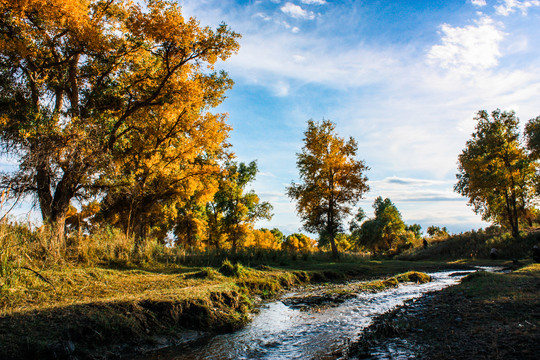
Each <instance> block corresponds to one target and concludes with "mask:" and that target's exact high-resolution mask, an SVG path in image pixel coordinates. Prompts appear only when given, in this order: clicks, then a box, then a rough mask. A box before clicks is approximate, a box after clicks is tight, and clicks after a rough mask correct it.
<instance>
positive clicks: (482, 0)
mask: <svg viewBox="0 0 540 360" xmlns="http://www.w3.org/2000/svg"><path fill="white" fill-rule="evenodd" d="M471 3H472V4H473V5H475V6H486V5H487V4H486V0H471Z"/></svg>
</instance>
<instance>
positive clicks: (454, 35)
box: [428, 16, 505, 72]
mask: <svg viewBox="0 0 540 360" xmlns="http://www.w3.org/2000/svg"><path fill="white" fill-rule="evenodd" d="M440 32H441V35H442V38H441V41H442V44H440V45H434V46H432V47H431V49H430V50H429V52H428V59H429V61H430V62H431V63H434V64H439V65H440V66H441V67H443V68H446V69H456V70H461V71H465V72H468V71H471V70H478V69H481V70H483V69H488V68H492V67H495V66H497V64H498V59H499V57H501V52H500V49H499V47H500V43H501V41H502V40H503V39H504V35H505V33H504V32H502V31H501V30H500V29H499V28H498V25H497V24H496V23H495V22H494V21H493V19H491V18H490V17H489V16H484V17H482V18H481V19H479V20H476V21H475V24H474V25H469V26H465V27H452V26H451V25H448V24H443V25H441V31H440Z"/></svg>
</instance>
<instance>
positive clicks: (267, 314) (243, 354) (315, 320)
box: [149, 271, 466, 360]
mask: <svg viewBox="0 0 540 360" xmlns="http://www.w3.org/2000/svg"><path fill="white" fill-rule="evenodd" d="M455 273H456V272H455V271H449V272H439V273H433V274H430V275H432V277H433V281H432V282H430V283H427V284H404V285H401V286H399V287H397V288H392V289H389V290H385V291H381V292H378V293H361V294H359V295H357V296H356V297H354V298H352V299H349V300H347V301H345V302H344V303H342V304H341V305H339V306H336V307H330V308H327V309H323V310H321V311H320V312H318V311H300V310H298V309H292V308H290V307H288V306H286V305H284V304H283V303H282V302H281V301H276V302H272V303H269V304H267V305H265V306H264V307H262V308H261V311H260V313H259V314H258V315H256V316H255V318H254V320H253V322H252V323H250V324H249V325H247V326H246V327H245V328H244V329H242V330H239V331H237V332H235V333H232V334H224V335H218V336H214V337H211V338H210V339H208V340H207V341H205V343H204V344H202V345H200V344H198V345H195V344H193V345H191V346H188V347H183V348H181V349H178V352H176V351H174V352H173V353H169V354H168V355H163V354H162V355H161V356H153V357H149V359H169V360H192V359H224V360H226V359H231V360H232V359H335V358H336V357H337V356H336V355H335V353H336V351H338V350H340V349H342V348H343V347H344V346H346V344H347V342H349V341H350V340H354V339H355V338H357V337H358V335H359V334H360V333H361V332H362V329H364V328H365V327H367V326H368V325H369V324H370V323H371V321H372V319H373V318H374V317H375V316H377V315H380V314H382V313H385V312H387V311H389V310H391V309H393V308H395V307H397V306H399V305H402V304H403V303H404V302H405V301H407V300H410V299H414V298H418V297H420V296H421V295H422V294H424V293H426V292H429V291H436V290H441V289H443V288H445V287H447V286H450V285H453V284H455V283H457V282H458V281H459V279H461V278H462V277H463V276H464V274H465V273H466V272H460V274H459V276H452V274H455ZM379 355H380V357H379V358H381V359H385V358H396V357H397V358H405V359H406V358H408V356H407V354H406V353H403V352H400V350H399V349H396V352H395V353H394V356H392V354H379ZM388 356H390V357H388Z"/></svg>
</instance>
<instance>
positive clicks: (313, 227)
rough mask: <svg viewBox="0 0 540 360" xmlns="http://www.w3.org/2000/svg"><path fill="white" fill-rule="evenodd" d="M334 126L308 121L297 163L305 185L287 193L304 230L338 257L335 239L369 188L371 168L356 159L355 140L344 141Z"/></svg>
mask: <svg viewBox="0 0 540 360" xmlns="http://www.w3.org/2000/svg"><path fill="white" fill-rule="evenodd" d="M335 127H336V125H335V124H334V123H333V122H331V121H329V120H324V121H322V122H321V123H317V122H314V121H313V120H309V121H308V128H307V130H306V132H305V133H304V135H305V138H304V147H303V148H302V152H301V153H299V154H297V161H296V164H297V167H298V170H299V171H300V179H301V180H302V182H301V183H300V184H295V183H292V184H291V186H290V187H289V188H288V189H287V193H288V195H289V197H290V198H292V199H294V200H296V201H297V203H296V210H297V212H298V213H299V215H300V217H301V218H302V221H303V224H304V228H305V229H306V230H307V231H310V232H315V233H318V234H319V235H320V239H319V241H320V242H321V243H320V244H319V245H323V244H324V242H326V241H328V242H330V246H331V248H332V254H333V256H334V257H336V258H337V257H338V255H339V254H338V249H337V247H336V244H335V240H334V239H335V237H336V235H337V234H338V232H339V231H340V229H341V225H342V222H343V220H344V218H345V217H346V216H347V215H349V214H350V212H351V205H354V204H356V203H357V202H358V200H360V199H361V198H362V195H363V194H364V193H365V192H367V191H368V190H369V186H368V185H367V177H366V176H365V171H367V170H368V167H367V166H366V165H365V163H364V162H363V161H361V160H358V159H356V153H357V151H358V145H357V143H356V141H355V140H354V139H353V138H352V137H351V138H350V139H349V140H348V141H345V139H343V138H341V137H339V136H338V135H337V134H336V132H335Z"/></svg>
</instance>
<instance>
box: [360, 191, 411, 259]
mask: <svg viewBox="0 0 540 360" xmlns="http://www.w3.org/2000/svg"><path fill="white" fill-rule="evenodd" d="M373 209H374V214H375V217H374V218H372V219H368V220H366V221H364V222H363V223H362V224H359V223H358V219H360V220H362V219H364V218H365V214H364V212H363V210H359V213H358V214H357V215H356V217H355V219H353V221H352V223H351V230H352V234H351V236H352V238H353V239H355V243H356V245H357V247H360V248H367V249H370V250H372V251H375V252H386V251H390V250H393V251H395V252H401V251H403V250H405V249H407V248H409V247H412V246H413V241H414V240H415V239H417V235H416V234H417V233H418V232H419V231H420V227H419V225H414V226H413V230H407V226H406V225H405V223H404V222H403V219H402V218H401V213H400V212H399V210H398V209H397V207H396V206H395V205H394V204H393V203H392V201H390V199H388V198H387V199H383V198H382V197H380V196H379V197H377V198H376V199H375V201H374V203H373Z"/></svg>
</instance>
